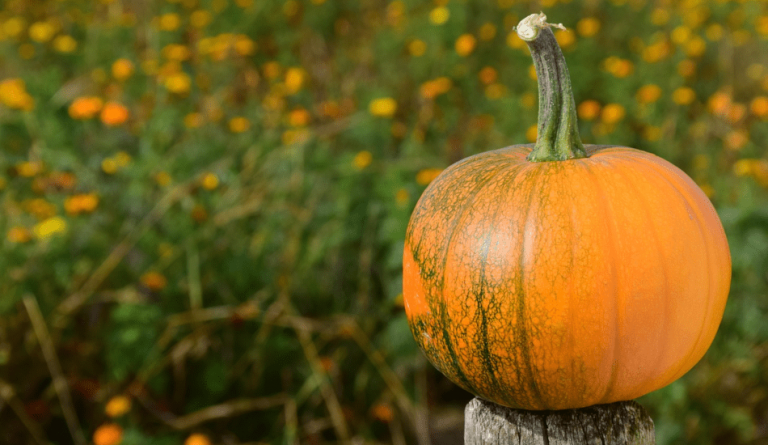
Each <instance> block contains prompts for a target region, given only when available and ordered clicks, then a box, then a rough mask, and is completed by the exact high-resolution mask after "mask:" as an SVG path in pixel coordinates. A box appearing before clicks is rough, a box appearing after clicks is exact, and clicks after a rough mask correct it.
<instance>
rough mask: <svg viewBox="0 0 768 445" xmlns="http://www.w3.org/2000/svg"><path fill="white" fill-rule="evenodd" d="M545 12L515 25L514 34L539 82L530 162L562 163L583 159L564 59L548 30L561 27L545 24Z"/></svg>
mask: <svg viewBox="0 0 768 445" xmlns="http://www.w3.org/2000/svg"><path fill="white" fill-rule="evenodd" d="M546 19H547V16H545V15H544V13H541V14H531V15H529V16H528V17H526V18H524V19H523V20H522V21H521V22H520V24H519V25H518V26H517V35H519V36H520V38H521V39H523V40H525V42H526V43H527V44H528V47H529V48H530V50H531V57H533V65H534V67H535V68H536V76H537V78H538V80H539V124H538V136H537V137H536V145H535V146H534V148H533V151H531V153H530V154H529V155H528V160H529V161H534V162H543V161H564V160H566V159H576V158H586V157H587V152H586V151H585V150H584V144H582V143H581V138H580V137H579V128H578V122H577V120H576V104H575V102H574V100H573V91H572V88H571V78H570V76H569V75H568V67H567V66H566V64H565V57H563V52H562V51H561V50H560V46H558V44H557V40H556V39H555V35H554V34H553V33H552V30H551V29H549V28H550V27H555V28H561V29H565V28H564V27H563V25H552V24H549V23H547V22H546Z"/></svg>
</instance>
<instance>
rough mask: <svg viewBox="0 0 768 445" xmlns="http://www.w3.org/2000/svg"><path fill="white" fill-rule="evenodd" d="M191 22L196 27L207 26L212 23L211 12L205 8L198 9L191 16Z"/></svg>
mask: <svg viewBox="0 0 768 445" xmlns="http://www.w3.org/2000/svg"><path fill="white" fill-rule="evenodd" d="M189 23H190V24H191V25H192V26H194V27H195V28H205V27H206V26H207V25H208V24H209V23H211V13H210V12H208V11H206V10H203V9H200V10H197V11H195V12H193V13H192V14H191V15H190V16H189Z"/></svg>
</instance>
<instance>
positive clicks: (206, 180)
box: [200, 173, 219, 190]
mask: <svg viewBox="0 0 768 445" xmlns="http://www.w3.org/2000/svg"><path fill="white" fill-rule="evenodd" d="M200 184H202V186H203V188H204V189H206V190H215V189H216V187H218V186H219V177H218V176H216V175H215V174H214V173H206V174H205V176H203V179H202V180H201V181H200Z"/></svg>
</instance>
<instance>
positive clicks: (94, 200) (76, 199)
mask: <svg viewBox="0 0 768 445" xmlns="http://www.w3.org/2000/svg"><path fill="white" fill-rule="evenodd" d="M98 205H99V197H98V196H96V194H95V193H84V194H81V195H73V196H70V197H68V198H67V199H65V200H64V211H66V212H67V213H68V214H70V215H79V214H80V213H90V212H93V211H94V210H95V209H96V207H97V206H98Z"/></svg>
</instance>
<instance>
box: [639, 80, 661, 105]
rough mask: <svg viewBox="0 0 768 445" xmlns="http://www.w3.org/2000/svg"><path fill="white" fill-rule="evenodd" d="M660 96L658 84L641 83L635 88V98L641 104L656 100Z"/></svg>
mask: <svg viewBox="0 0 768 445" xmlns="http://www.w3.org/2000/svg"><path fill="white" fill-rule="evenodd" d="M660 97H661V88H660V87H659V86H658V85H654V84H648V85H643V86H642V87H640V89H639V90H637V94H635V98H636V99H637V101H638V102H640V103H641V104H650V103H653V102H656V101H657V100H659V98H660Z"/></svg>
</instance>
